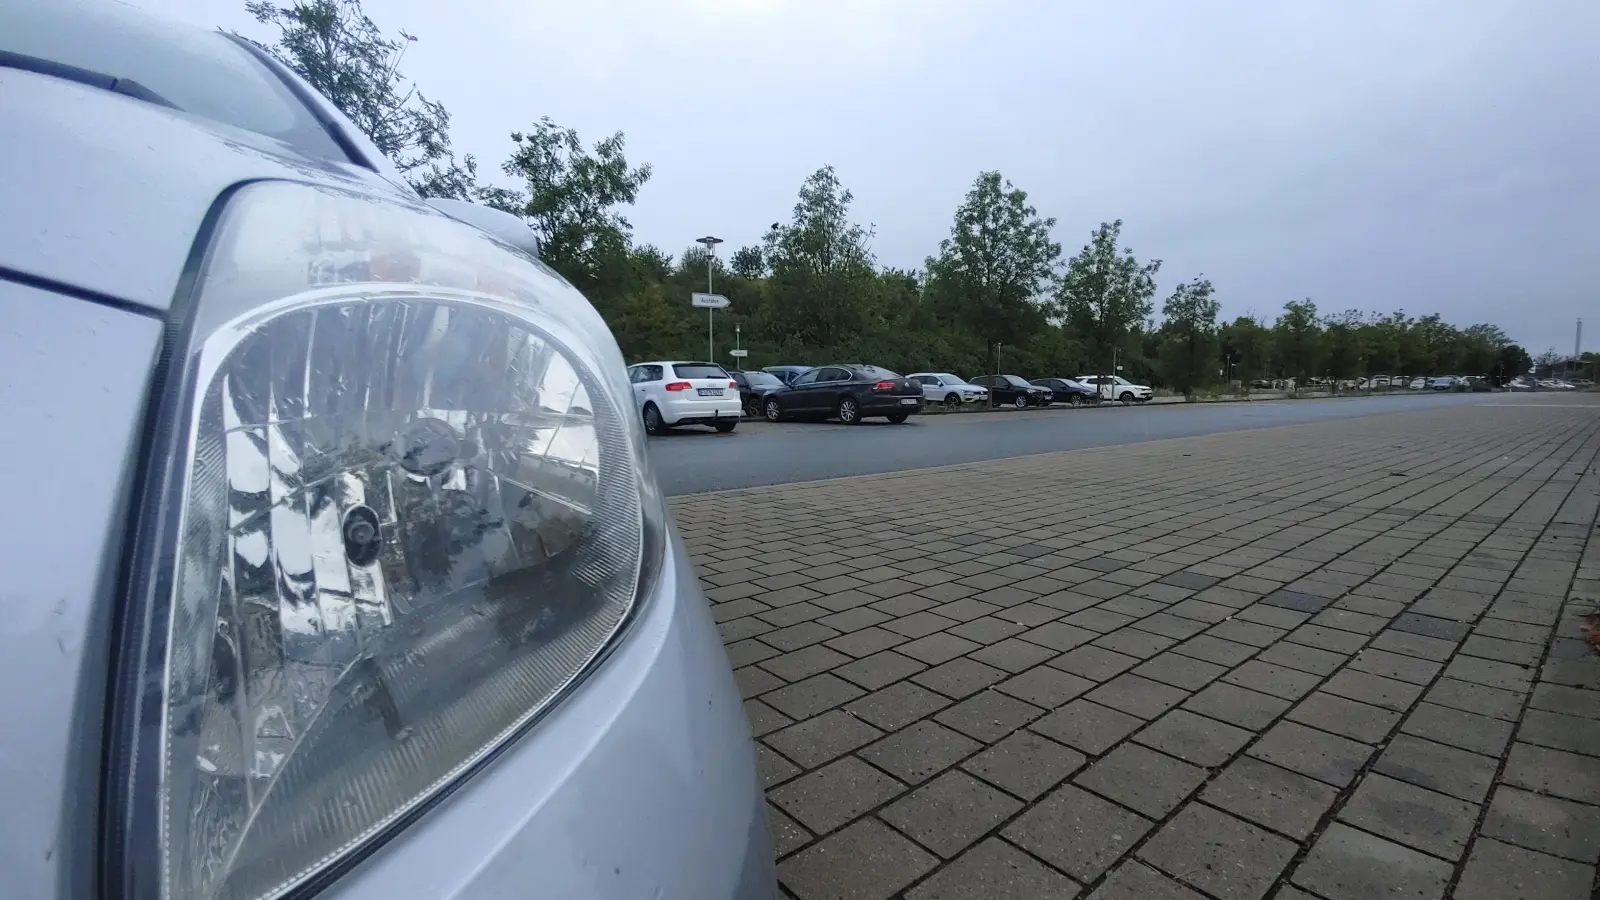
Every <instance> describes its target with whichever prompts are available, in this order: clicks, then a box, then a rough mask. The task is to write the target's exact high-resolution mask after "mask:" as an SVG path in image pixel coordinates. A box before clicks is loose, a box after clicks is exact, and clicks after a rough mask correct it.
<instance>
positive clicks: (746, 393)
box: [728, 370, 783, 417]
mask: <svg viewBox="0 0 1600 900" xmlns="http://www.w3.org/2000/svg"><path fill="white" fill-rule="evenodd" d="M728 377H730V378H732V379H733V381H734V383H735V384H737V385H738V386H739V400H740V405H741V406H743V407H744V414H745V415H747V416H752V417H754V416H760V415H761V401H762V400H765V399H766V397H767V395H768V394H770V393H772V392H773V391H776V390H781V389H782V388H783V381H782V379H780V378H778V376H776V375H774V374H772V373H771V372H740V371H738V370H732V371H729V372H728Z"/></svg>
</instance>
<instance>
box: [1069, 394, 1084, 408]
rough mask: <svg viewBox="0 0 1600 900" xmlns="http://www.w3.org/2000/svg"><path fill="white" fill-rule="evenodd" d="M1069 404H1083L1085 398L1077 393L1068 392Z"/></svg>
mask: <svg viewBox="0 0 1600 900" xmlns="http://www.w3.org/2000/svg"><path fill="white" fill-rule="evenodd" d="M1067 405H1068V406H1082V405H1083V398H1082V397H1079V396H1078V395H1077V394H1068V395H1067Z"/></svg>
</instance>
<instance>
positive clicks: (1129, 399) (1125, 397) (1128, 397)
mask: <svg viewBox="0 0 1600 900" xmlns="http://www.w3.org/2000/svg"><path fill="white" fill-rule="evenodd" d="M1117 399H1118V400H1121V401H1122V405H1123V406H1128V405H1130V404H1132V403H1133V392H1132V391H1123V392H1122V396H1120V397H1118V398H1117Z"/></svg>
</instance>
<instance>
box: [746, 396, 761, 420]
mask: <svg viewBox="0 0 1600 900" xmlns="http://www.w3.org/2000/svg"><path fill="white" fill-rule="evenodd" d="M744 414H745V415H747V416H749V417H750V418H752V419H759V418H761V403H760V402H759V401H757V400H756V399H755V398H754V397H752V398H750V399H749V400H746V401H745V403H744Z"/></svg>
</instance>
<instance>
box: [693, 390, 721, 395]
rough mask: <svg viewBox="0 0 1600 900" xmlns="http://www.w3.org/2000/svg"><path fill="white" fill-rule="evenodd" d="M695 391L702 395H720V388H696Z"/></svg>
mask: <svg viewBox="0 0 1600 900" xmlns="http://www.w3.org/2000/svg"><path fill="white" fill-rule="evenodd" d="M695 393H697V394H699V395H700V396H702V397H721V396H722V388H696V389H695Z"/></svg>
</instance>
